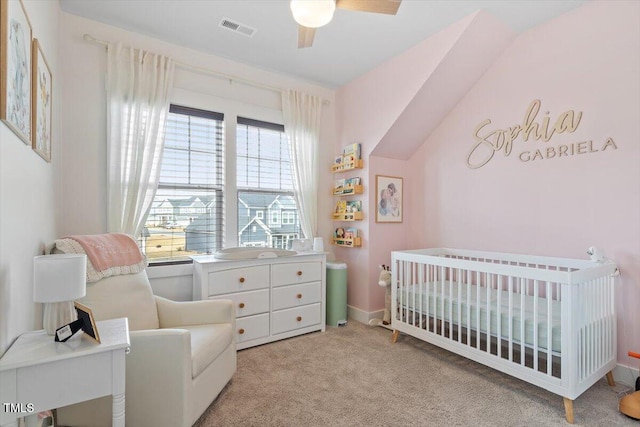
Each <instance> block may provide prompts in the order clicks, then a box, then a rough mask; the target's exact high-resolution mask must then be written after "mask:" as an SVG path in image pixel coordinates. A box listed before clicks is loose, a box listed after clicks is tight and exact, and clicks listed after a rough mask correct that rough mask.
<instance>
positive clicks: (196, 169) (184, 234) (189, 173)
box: [141, 105, 224, 262]
mask: <svg viewBox="0 0 640 427" xmlns="http://www.w3.org/2000/svg"><path fill="white" fill-rule="evenodd" d="M223 133H224V115H223V114H221V113H216V112H212V111H205V110H199V109H194V108H189V107H183V106H177V105H171V107H170V109H169V114H168V117H167V122H166V126H165V140H164V144H165V145H164V150H163V157H162V166H161V171H160V183H159V185H158V190H157V192H156V196H155V198H154V202H153V205H152V207H151V209H150V211H149V216H148V218H147V222H146V231H145V232H144V233H143V236H142V238H141V239H143V240H144V241H143V242H141V246H143V249H144V250H145V253H146V255H147V258H148V259H149V261H150V262H166V261H179V260H187V259H188V257H189V255H194V254H199V253H212V252H215V251H216V250H218V249H220V248H221V247H222V242H223V224H224V219H223V200H224V197H223V195H224V194H223V190H224V185H223V177H224V175H223V158H224V150H223V146H224V144H223Z"/></svg>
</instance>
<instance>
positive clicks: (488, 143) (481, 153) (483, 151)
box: [466, 99, 618, 169]
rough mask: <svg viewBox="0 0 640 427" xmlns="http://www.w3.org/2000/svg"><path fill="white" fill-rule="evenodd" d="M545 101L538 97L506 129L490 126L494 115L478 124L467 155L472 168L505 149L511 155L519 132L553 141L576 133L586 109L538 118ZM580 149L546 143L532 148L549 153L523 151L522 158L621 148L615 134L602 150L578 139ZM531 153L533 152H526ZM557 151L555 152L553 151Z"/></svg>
mask: <svg viewBox="0 0 640 427" xmlns="http://www.w3.org/2000/svg"><path fill="white" fill-rule="evenodd" d="M540 105H541V102H540V100H539V99H534V100H533V101H532V102H531V104H529V107H528V108H527V111H526V112H525V114H524V118H523V119H522V123H521V124H515V125H513V126H511V127H508V128H506V129H494V130H492V129H490V128H489V127H488V126H489V125H490V124H491V120H490V119H486V120H484V121H482V122H480V123H479V124H478V126H476V128H475V129H474V132H473V136H474V144H473V146H472V147H471V150H470V151H469V154H468V155H467V161H466V163H467V167H469V168H471V169H478V168H481V167H482V166H484V165H486V164H487V163H489V161H490V160H491V159H493V156H494V155H495V154H496V153H497V152H499V151H501V152H502V153H503V154H504V156H505V157H508V156H509V155H510V154H511V151H512V150H513V143H514V141H516V139H517V138H518V137H519V136H522V140H523V141H524V142H527V141H529V140H532V141H543V142H549V141H550V140H551V138H552V137H553V135H555V134H561V133H573V132H575V130H576V129H578V126H579V125H580V120H582V111H578V112H576V111H574V110H567V111H565V112H563V113H561V114H560V115H559V116H558V117H557V119H556V120H555V121H553V122H552V120H551V117H550V116H549V111H545V112H544V116H543V117H542V118H541V119H538V114H539V113H540ZM575 144H577V145H576V147H578V149H574V148H571V150H569V149H568V148H569V147H573V145H574V144H568V145H566V146H560V147H558V149H557V150H556V149H555V148H554V149H552V150H550V149H549V147H546V148H544V149H542V150H540V149H538V150H536V149H533V150H531V152H533V153H536V152H540V153H542V152H544V153H545V154H546V153H548V154H549V155H546V156H538V155H529V154H526V155H523V153H520V155H519V156H518V157H519V159H520V160H521V161H523V162H526V161H531V160H535V158H538V157H539V158H541V159H549V158H553V157H556V155H557V157H562V156H563V155H574V154H583V153H593V152H597V151H604V150H605V149H607V148H613V149H617V148H618V147H617V146H616V145H615V142H613V139H612V138H609V139H607V142H606V143H605V144H603V146H602V147H601V150H597V149H593V148H592V147H593V142H592V141H585V142H583V143H575ZM583 144H586V145H587V146H588V147H589V149H588V150H585V149H583V148H582V147H583ZM524 153H529V152H524ZM552 154H553V155H552Z"/></svg>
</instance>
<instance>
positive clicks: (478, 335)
mask: <svg viewBox="0 0 640 427" xmlns="http://www.w3.org/2000/svg"><path fill="white" fill-rule="evenodd" d="M475 307H476V348H477V349H478V350H480V307H482V305H481V304H480V272H479V271H478V272H476V304H475Z"/></svg>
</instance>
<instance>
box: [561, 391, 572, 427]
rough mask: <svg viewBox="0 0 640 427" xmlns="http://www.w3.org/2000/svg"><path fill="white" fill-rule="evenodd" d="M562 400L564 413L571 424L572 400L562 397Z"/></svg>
mask: <svg viewBox="0 0 640 427" xmlns="http://www.w3.org/2000/svg"><path fill="white" fill-rule="evenodd" d="M562 400H564V413H565V417H566V418H567V422H568V423H569V424H573V400H571V399H569V398H566V397H563V398H562Z"/></svg>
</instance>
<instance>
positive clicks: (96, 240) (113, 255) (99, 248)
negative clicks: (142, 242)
mask: <svg viewBox="0 0 640 427" xmlns="http://www.w3.org/2000/svg"><path fill="white" fill-rule="evenodd" d="M68 238H69V239H73V240H75V241H76V242H78V243H79V244H80V246H82V249H84V251H85V253H86V254H87V257H88V258H89V261H91V263H92V264H93V266H94V268H95V269H96V270H98V271H102V270H106V269H108V268H113V267H120V266H129V265H133V264H137V263H139V262H141V261H142V254H141V253H140V248H138V245H137V244H136V242H135V240H133V239H132V238H131V236H129V235H127V234H122V233H109V234H92V235H83V236H68Z"/></svg>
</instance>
